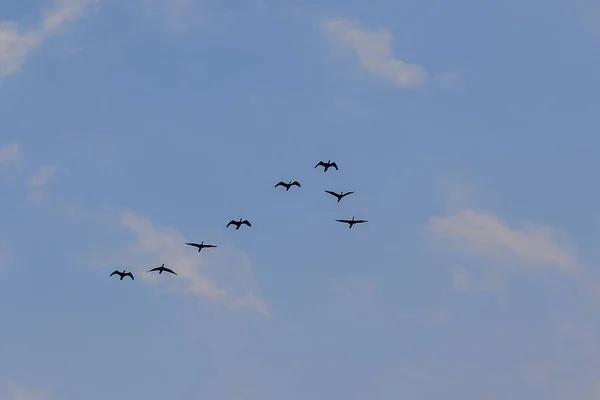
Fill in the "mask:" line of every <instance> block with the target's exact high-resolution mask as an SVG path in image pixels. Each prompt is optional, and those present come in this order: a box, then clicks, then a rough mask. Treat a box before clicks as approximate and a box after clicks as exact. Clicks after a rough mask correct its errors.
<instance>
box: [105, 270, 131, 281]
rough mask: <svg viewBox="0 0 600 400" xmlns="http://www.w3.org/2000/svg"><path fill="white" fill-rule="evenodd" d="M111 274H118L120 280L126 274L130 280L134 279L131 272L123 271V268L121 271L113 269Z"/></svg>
mask: <svg viewBox="0 0 600 400" xmlns="http://www.w3.org/2000/svg"><path fill="white" fill-rule="evenodd" d="M113 275H119V276H120V277H121V279H119V280H120V281H122V280H123V278H125V277H126V276H128V277H130V278H131V279H132V280H133V279H134V278H133V274H132V273H131V272H125V270H123V272H120V271H114V272H113V273H112V274H110V276H113Z"/></svg>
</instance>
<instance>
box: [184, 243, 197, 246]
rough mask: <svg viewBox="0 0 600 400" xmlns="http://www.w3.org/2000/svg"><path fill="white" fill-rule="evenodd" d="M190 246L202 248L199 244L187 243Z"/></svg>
mask: <svg viewBox="0 0 600 400" xmlns="http://www.w3.org/2000/svg"><path fill="white" fill-rule="evenodd" d="M186 244H187V245H188V246H194V247H200V245H199V244H198V243H186Z"/></svg>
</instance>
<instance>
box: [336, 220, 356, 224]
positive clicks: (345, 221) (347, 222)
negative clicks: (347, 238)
mask: <svg viewBox="0 0 600 400" xmlns="http://www.w3.org/2000/svg"><path fill="white" fill-rule="evenodd" d="M336 221H337V222H343V223H345V224H349V223H350V222H352V221H350V220H349V219H336ZM354 222H356V221H354Z"/></svg>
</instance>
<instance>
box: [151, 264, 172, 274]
mask: <svg viewBox="0 0 600 400" xmlns="http://www.w3.org/2000/svg"><path fill="white" fill-rule="evenodd" d="M153 271H158V274H159V275H160V274H162V273H163V272H170V273H171V274H173V275H177V273H176V272H175V271H173V270H172V269H169V268H165V264H163V265H161V266H160V267H156V268H152V269H151V270H150V271H146V272H153Z"/></svg>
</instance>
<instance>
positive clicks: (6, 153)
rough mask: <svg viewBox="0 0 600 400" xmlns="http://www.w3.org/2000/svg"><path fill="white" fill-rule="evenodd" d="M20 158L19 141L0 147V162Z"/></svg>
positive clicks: (21, 156)
mask: <svg viewBox="0 0 600 400" xmlns="http://www.w3.org/2000/svg"><path fill="white" fill-rule="evenodd" d="M0 41H1V39H0ZM22 159H23V152H22V150H21V144H20V143H17V142H14V143H10V144H7V145H5V146H2V147H0V164H12V163H17V162H19V161H21V160H22Z"/></svg>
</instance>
